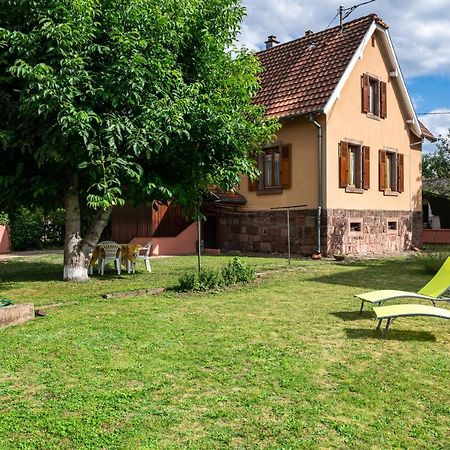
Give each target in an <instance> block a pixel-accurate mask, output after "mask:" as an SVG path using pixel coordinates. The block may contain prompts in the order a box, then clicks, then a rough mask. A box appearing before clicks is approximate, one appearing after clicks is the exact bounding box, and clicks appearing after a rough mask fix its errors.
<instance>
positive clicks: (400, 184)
mask: <svg viewBox="0 0 450 450" xmlns="http://www.w3.org/2000/svg"><path fill="white" fill-rule="evenodd" d="M397 158H398V161H397V171H398V179H397V191H398V192H403V191H404V190H405V176H404V173H405V171H404V162H405V157H404V155H402V154H401V153H399V154H398V155H397Z"/></svg>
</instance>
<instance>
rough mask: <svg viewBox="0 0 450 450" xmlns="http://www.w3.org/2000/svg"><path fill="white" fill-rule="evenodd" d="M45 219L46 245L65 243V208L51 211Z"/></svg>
mask: <svg viewBox="0 0 450 450" xmlns="http://www.w3.org/2000/svg"><path fill="white" fill-rule="evenodd" d="M43 220H44V241H45V245H50V246H54V245H62V244H63V243H64V225H65V223H64V209H62V208H59V209H56V210H54V211H50V212H49V213H48V214H47V215H46V216H44V217H43Z"/></svg>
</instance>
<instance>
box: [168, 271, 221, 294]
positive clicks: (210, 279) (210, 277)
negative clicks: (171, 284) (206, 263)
mask: <svg viewBox="0 0 450 450" xmlns="http://www.w3.org/2000/svg"><path fill="white" fill-rule="evenodd" d="M223 284H224V283H223V278H222V274H221V273H220V272H219V271H217V270H214V269H203V270H202V271H201V273H200V275H199V274H198V273H197V272H195V273H185V274H183V275H181V277H180V278H179V280H178V286H177V290H178V291H181V292H187V291H208V290H210V289H216V288H218V287H221V286H223Z"/></svg>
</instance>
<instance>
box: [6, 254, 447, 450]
mask: <svg viewBox="0 0 450 450" xmlns="http://www.w3.org/2000/svg"><path fill="white" fill-rule="evenodd" d="M61 259H62V257H61V255H55V254H50V255H43V256H42V255H41V256H28V257H27V258H9V259H4V260H1V261H0V277H1V288H0V296H1V297H5V298H9V299H11V300H13V301H14V302H16V303H21V302H29V301H31V302H33V303H34V304H35V306H36V307H37V308H39V309H41V310H44V311H45V316H44V317H39V318H36V319H35V320H32V321H30V322H28V323H27V324H25V325H21V326H16V327H9V328H7V329H4V330H1V331H0V333H1V339H2V346H1V349H0V352H1V354H0V390H1V396H0V402H1V405H0V408H1V411H2V414H1V416H0V442H1V448H5V449H16V448H24V449H39V448H46V449H56V448H58V449H74V448H77V449H84V448H86V449H92V448H96V449H97V448H108V449H123V448H133V449H138V448H142V449H145V448H230V447H231V448H304V447H307V448H311V447H312V448H329V447H338V448H394V447H401V448H446V446H447V444H448V429H449V427H450V404H449V401H448V399H449V398H450V387H449V383H448V374H449V373H450V360H449V358H448V355H449V354H450V329H449V327H448V323H447V321H445V320H440V319H430V318H422V317H419V318H418V317H414V318H400V319H398V321H396V322H395V324H394V326H393V327H392V329H391V331H390V334H389V339H387V340H383V339H380V334H379V332H377V331H376V330H375V327H376V321H375V320H374V318H375V316H374V314H373V312H372V310H371V308H370V307H367V311H364V312H363V313H362V314H359V302H358V301H357V300H356V299H355V298H354V297H353V296H354V295H355V294H357V293H360V292H364V291H367V290H372V289H378V288H381V287H383V288H386V289H403V290H410V291H417V290H418V289H419V288H420V287H421V286H423V285H424V284H425V283H426V281H427V280H428V279H429V278H430V274H429V273H427V272H426V271H425V270H424V265H423V261H419V259H418V258H416V257H402V258H390V259H380V260H369V259H367V260H361V261H348V260H346V261H343V262H336V261H332V260H322V261H312V260H293V261H292V264H291V265H290V266H288V265H287V264H286V261H285V260H282V259H275V258H245V257H242V258H240V261H241V262H242V264H244V265H245V266H246V267H248V268H249V271H250V272H253V271H254V272H256V273H257V274H258V276H257V277H256V278H255V279H254V280H253V281H251V282H249V283H239V284H236V285H234V286H231V287H226V286H216V287H215V288H214V289H212V290H209V291H203V292H202V291H200V292H189V293H182V292H179V291H178V290H176V289H175V287H176V286H178V285H179V282H180V274H189V273H192V274H193V273H194V271H195V267H196V259H195V257H172V258H154V259H153V260H152V273H147V272H146V271H145V270H144V269H143V267H138V271H137V273H136V274H135V275H128V274H124V275H122V276H121V277H119V276H118V275H117V274H115V273H114V272H113V271H112V270H110V271H108V272H107V273H105V276H104V277H99V276H94V277H93V278H92V280H91V281H90V282H88V283H83V284H76V283H64V282H62V281H59V280H60V274H61ZM428 263H430V261H428ZM232 264H233V258H231V257H204V258H203V265H204V267H205V268H208V270H210V273H214V274H216V276H217V274H220V273H222V274H223V273H225V274H226V273H228V272H227V270H225V271H224V270H223V268H224V267H230V266H231V265H232ZM209 278H214V279H215V277H212V276H210V277H209ZM183 279H184V280H185V281H186V280H188V279H189V277H188V276H187V275H184V276H183ZM213 284H214V283H213ZM216 284H221V283H216ZM194 285H195V283H194ZM151 288H166V290H165V291H164V292H163V293H160V294H158V295H135V296H130V297H117V298H115V297H112V298H105V296H106V295H107V294H113V293H115V292H135V291H137V290H140V289H151ZM443 307H444V308H448V307H447V306H445V305H443Z"/></svg>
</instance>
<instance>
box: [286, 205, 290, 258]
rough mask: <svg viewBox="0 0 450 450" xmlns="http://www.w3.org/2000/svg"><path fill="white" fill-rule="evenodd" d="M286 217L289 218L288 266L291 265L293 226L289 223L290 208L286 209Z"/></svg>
mask: <svg viewBox="0 0 450 450" xmlns="http://www.w3.org/2000/svg"><path fill="white" fill-rule="evenodd" d="M286 216H287V233H288V235H287V238H288V264H289V265H290V264H291V225H290V221H289V208H288V209H286Z"/></svg>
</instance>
